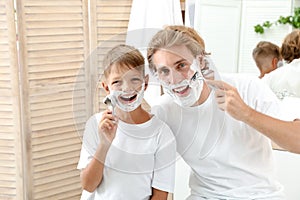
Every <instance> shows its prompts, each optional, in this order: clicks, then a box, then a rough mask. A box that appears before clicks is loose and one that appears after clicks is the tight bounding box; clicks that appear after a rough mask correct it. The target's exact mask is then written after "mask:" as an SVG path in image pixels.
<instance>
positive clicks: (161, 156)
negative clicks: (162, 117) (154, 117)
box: [152, 124, 176, 193]
mask: <svg viewBox="0 0 300 200" xmlns="http://www.w3.org/2000/svg"><path fill="white" fill-rule="evenodd" d="M175 163H176V142H175V138H174V135H173V133H172V131H171V129H170V128H169V127H168V126H167V125H166V124H163V127H162V128H161V133H160V137H159V138H158V149H157V151H156V154H155V167H154V172H153V181H152V187H153V188H156V189H159V190H162V191H166V192H170V193H173V191H174V184H175Z"/></svg>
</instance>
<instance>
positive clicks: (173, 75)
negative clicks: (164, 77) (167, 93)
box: [168, 70, 183, 85]
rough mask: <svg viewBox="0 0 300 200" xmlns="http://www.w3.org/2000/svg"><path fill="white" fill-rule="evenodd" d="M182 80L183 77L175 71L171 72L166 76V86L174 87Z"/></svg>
mask: <svg viewBox="0 0 300 200" xmlns="http://www.w3.org/2000/svg"><path fill="white" fill-rule="evenodd" d="M182 79H183V75H182V74H181V73H180V72H178V71H176V70H171V71H170V74H169V76H168V84H171V85H174V84H177V83H179V82H181V81H182Z"/></svg>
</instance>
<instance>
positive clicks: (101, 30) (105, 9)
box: [90, 0, 132, 112]
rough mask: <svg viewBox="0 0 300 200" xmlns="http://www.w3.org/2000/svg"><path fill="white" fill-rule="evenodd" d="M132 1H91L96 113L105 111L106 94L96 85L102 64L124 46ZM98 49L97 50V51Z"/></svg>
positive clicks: (92, 69) (92, 70) (93, 92)
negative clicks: (105, 56)
mask: <svg viewBox="0 0 300 200" xmlns="http://www.w3.org/2000/svg"><path fill="white" fill-rule="evenodd" d="M131 3H132V0H114V1H111V0H91V12H90V13H91V49H92V52H93V53H92V54H93V58H92V63H93V64H92V68H91V74H92V75H93V77H92V78H91V79H92V83H93V84H92V85H93V87H92V88H93V90H92V95H93V98H94V108H93V111H94V112H98V111H100V110H103V109H104V107H103V104H101V101H102V99H103V97H104V96H105V92H104V91H103V90H102V89H101V87H100V84H98V85H97V84H96V83H97V80H99V77H100V78H101V77H102V75H103V68H102V66H101V62H102V60H103V57H104V55H105V53H106V52H107V51H108V50H109V49H110V48H112V47H114V46H115V45H118V44H124V43H125V40H126V32H127V27H128V22H129V16H130V10H131ZM96 49H97V50H96Z"/></svg>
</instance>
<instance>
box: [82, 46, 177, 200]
mask: <svg viewBox="0 0 300 200" xmlns="http://www.w3.org/2000/svg"><path fill="white" fill-rule="evenodd" d="M103 64H104V67H105V70H104V78H105V81H103V82H102V86H103V88H104V89H105V91H106V92H107V94H108V97H109V99H110V102H111V104H112V110H106V111H104V112H102V113H97V114H95V115H94V116H92V117H91V118H90V119H89V120H88V121H87V123H86V127H85V131H84V135H83V144H82V150H81V155H80V160H79V163H78V169H82V171H81V182H82V186H83V189H85V190H87V191H88V192H93V191H95V199H105V200H110V199H111V200H116V199H122V200H124V199H125V200H126V199H128V200H135V199H136V200H141V199H145V200H146V199H151V200H156V199H157V200H158V199H159V200H160V199H167V195H168V192H172V191H173V188H174V170H175V167H174V161H175V156H176V145H175V139H174V136H173V134H172V132H171V130H170V128H169V127H168V126H167V125H166V124H165V123H164V122H162V121H161V120H159V119H158V118H157V117H156V116H154V115H151V114H149V113H148V112H147V111H146V110H144V109H143V108H142V107H141V102H142V100H143V94H144V90H145V89H146V87H147V84H148V76H145V75H144V58H143V56H142V55H141V53H140V52H139V51H138V50H137V49H134V48H133V47H130V46H126V45H118V46H116V47H114V48H113V49H111V50H110V51H109V52H108V53H107V55H106V56H105V58H104V61H103Z"/></svg>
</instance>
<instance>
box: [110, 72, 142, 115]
mask: <svg viewBox="0 0 300 200" xmlns="http://www.w3.org/2000/svg"><path fill="white" fill-rule="evenodd" d="M109 83H110V84H109V85H108V87H109V91H110V94H109V96H110V98H111V99H112V100H113V101H114V102H116V106H117V107H118V108H120V109H121V110H123V111H125V112H131V111H133V110H135V109H136V108H137V107H138V106H139V105H140V104H141V103H142V100H143V97H144V90H145V80H144V77H143V76H142V74H141V72H140V71H138V70H136V69H131V70H127V71H126V72H125V73H120V72H116V71H111V74H110V79H109Z"/></svg>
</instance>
